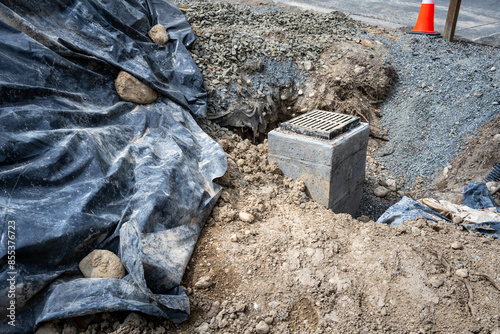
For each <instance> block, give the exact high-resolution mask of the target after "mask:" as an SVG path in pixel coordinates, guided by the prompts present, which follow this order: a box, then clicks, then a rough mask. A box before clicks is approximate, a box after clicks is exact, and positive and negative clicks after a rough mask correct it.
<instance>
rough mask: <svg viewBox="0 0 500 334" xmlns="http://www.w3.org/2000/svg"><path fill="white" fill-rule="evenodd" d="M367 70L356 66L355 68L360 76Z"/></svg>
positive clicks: (355, 71)
mask: <svg viewBox="0 0 500 334" xmlns="http://www.w3.org/2000/svg"><path fill="white" fill-rule="evenodd" d="M365 70H366V67H364V66H356V67H355V68H354V73H355V74H357V75H359V74H361V73H363V72H364V71H365Z"/></svg>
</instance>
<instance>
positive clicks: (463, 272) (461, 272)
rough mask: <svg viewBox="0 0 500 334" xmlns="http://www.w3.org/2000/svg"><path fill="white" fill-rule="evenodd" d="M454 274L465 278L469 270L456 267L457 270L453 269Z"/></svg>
mask: <svg viewBox="0 0 500 334" xmlns="http://www.w3.org/2000/svg"><path fill="white" fill-rule="evenodd" d="M455 275H457V276H458V277H462V278H467V277H469V272H468V271H467V269H458V270H457V271H455Z"/></svg>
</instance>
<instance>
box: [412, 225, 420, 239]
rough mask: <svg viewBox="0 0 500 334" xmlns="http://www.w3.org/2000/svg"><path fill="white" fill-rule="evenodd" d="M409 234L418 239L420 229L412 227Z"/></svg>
mask: <svg viewBox="0 0 500 334" xmlns="http://www.w3.org/2000/svg"><path fill="white" fill-rule="evenodd" d="M411 234H413V236H414V237H418V236H419V235H420V229H419V228H418V227H416V226H412V227H411Z"/></svg>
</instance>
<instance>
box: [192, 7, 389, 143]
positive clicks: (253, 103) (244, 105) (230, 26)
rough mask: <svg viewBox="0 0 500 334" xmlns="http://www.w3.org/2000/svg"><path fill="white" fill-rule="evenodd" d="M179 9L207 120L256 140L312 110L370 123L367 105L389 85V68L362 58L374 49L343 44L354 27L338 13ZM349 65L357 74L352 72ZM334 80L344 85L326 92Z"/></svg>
mask: <svg viewBox="0 0 500 334" xmlns="http://www.w3.org/2000/svg"><path fill="white" fill-rule="evenodd" d="M186 5H189V7H190V9H191V10H190V11H188V12H187V13H186V16H187V19H188V21H189V22H190V23H191V24H192V26H193V31H194V32H195V34H196V37H197V40H196V42H195V43H194V45H193V46H192V48H191V49H190V51H191V52H192V57H193V59H194V60H195V62H196V64H197V65H198V67H199V68H200V70H201V72H202V73H203V76H204V83H205V87H206V88H207V91H208V96H209V101H208V117H209V119H211V120H214V121H216V122H217V123H219V124H221V125H223V126H231V127H238V128H250V129H251V130H252V132H251V134H252V135H253V136H254V137H256V138H259V139H262V138H263V136H262V135H261V134H263V133H265V132H266V131H268V130H269V129H272V128H274V127H276V126H277V124H278V123H279V122H281V121H283V120H285V119H290V118H292V117H294V115H297V114H300V113H303V112H304V111H308V110H312V109H324V110H335V111H337V112H340V113H347V114H352V115H354V114H356V113H361V114H364V115H365V117H366V118H367V119H368V120H369V121H370V122H371V121H373V120H374V118H375V114H373V106H372V105H371V104H370V103H369V101H381V100H382V99H383V97H385V95H386V94H387V93H388V91H389V88H390V86H391V85H392V82H393V81H394V80H395V77H396V74H395V72H394V71H391V66H390V65H388V64H385V63H384V62H383V60H381V59H380V58H378V57H375V56H374V55H373V54H370V52H371V53H373V52H374V50H372V49H371V48H367V47H363V46H361V45H358V44H356V43H354V42H352V41H351V39H352V38H351V36H352V34H353V33H354V31H355V29H356V27H358V26H361V24H359V23H356V22H355V21H353V20H351V19H350V18H349V17H347V16H346V15H345V14H343V13H340V12H332V13H329V14H318V13H312V12H302V11H300V12H290V11H285V10H281V9H279V8H276V10H273V11H269V10H263V11H262V10H257V9H255V8H252V7H246V6H244V5H232V4H228V3H209V2H202V3H200V2H190V1H188V2H187V3H186ZM336 43H338V44H339V45H337V44H336ZM368 50H369V51H368ZM356 66H357V67H356ZM355 67H356V68H358V69H356V72H359V71H360V70H359V69H361V71H362V72H363V73H362V74H361V72H359V73H360V74H359V75H356V74H355V73H354V69H355ZM330 69H331V71H330ZM313 70H314V71H313ZM325 71H328V72H326V73H325ZM330 72H331V73H330ZM340 76H341V77H343V78H344V80H343V81H342V82H337V84H336V85H335V87H333V86H332V83H331V82H330V81H332V80H333V78H335V77H340ZM353 76H356V78H355V79H353V78H352V77H353ZM350 90H356V93H355V94H352V93H350ZM299 92H300V94H299ZM373 129H376V127H374V128H373ZM374 131H376V130H374Z"/></svg>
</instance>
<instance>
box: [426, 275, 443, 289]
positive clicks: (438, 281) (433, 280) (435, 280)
mask: <svg viewBox="0 0 500 334" xmlns="http://www.w3.org/2000/svg"><path fill="white" fill-rule="evenodd" d="M429 283H430V284H431V286H432V287H433V288H435V289H437V288H439V287H441V286H442V285H443V284H444V281H443V280H442V279H440V278H437V277H433V278H431V279H430V280H429Z"/></svg>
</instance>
